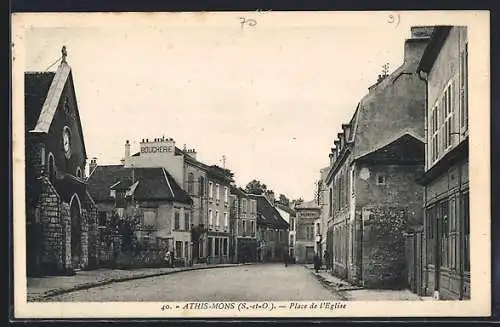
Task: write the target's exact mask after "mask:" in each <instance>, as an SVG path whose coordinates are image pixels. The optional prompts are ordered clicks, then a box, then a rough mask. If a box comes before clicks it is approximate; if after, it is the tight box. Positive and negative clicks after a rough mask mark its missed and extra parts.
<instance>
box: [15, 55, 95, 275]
mask: <svg viewBox="0 0 500 327" xmlns="http://www.w3.org/2000/svg"><path fill="white" fill-rule="evenodd" d="M24 81H25V142H26V143H25V158H26V166H25V167H26V171H25V173H26V251H27V252H26V264H27V275H28V276H31V275H38V274H42V275H43V274H60V273H72V272H73V271H74V270H75V269H79V268H90V267H92V266H95V265H96V264H97V252H98V249H97V241H96V238H97V217H96V211H95V206H94V202H93V200H92V197H91V196H90V195H89V193H88V191H87V185H86V183H85V176H84V171H85V164H86V159H87V154H86V150H85V143H84V140H83V130H82V126H81V122H80V115H79V111H78V103H77V99H76V93H75V87H74V84H73V74H72V70H71V67H70V66H69V65H68V63H67V62H66V53H65V48H63V57H62V61H61V63H60V65H59V67H58V68H57V70H56V72H27V73H25V75H24Z"/></svg>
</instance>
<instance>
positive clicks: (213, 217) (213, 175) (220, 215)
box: [206, 166, 233, 263]
mask: <svg viewBox="0 0 500 327" xmlns="http://www.w3.org/2000/svg"><path fill="white" fill-rule="evenodd" d="M232 182H233V179H232V178H231V176H228V175H227V174H226V172H225V171H224V170H223V169H222V168H220V167H217V166H211V167H209V169H208V171H207V183H208V204H207V209H208V226H207V242H206V253H207V262H208V263H226V262H229V261H230V258H229V239H230V231H229V212H230V203H229V196H230V192H231V191H230V187H231V183H232Z"/></svg>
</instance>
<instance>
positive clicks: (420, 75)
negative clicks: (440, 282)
mask: <svg viewBox="0 0 500 327" xmlns="http://www.w3.org/2000/svg"><path fill="white" fill-rule="evenodd" d="M417 74H418V78H419V79H420V80H422V81H423V82H424V83H425V100H424V114H425V116H424V117H425V118H424V141H425V143H424V144H425V153H424V158H425V159H424V171H425V169H426V167H427V151H428V149H427V147H428V142H427V139H428V138H427V133H428V128H427V125H428V121H427V109H428V106H429V104H428V91H429V81H428V80H427V78H428V75H427V73H426V72H424V71H421V70H419V71H418V73H417ZM423 198H424V199H423V200H424V201H423V202H424V203H423V220H424V224H423V225H425V222H426V210H425V208H426V203H427V187H425V186H424V192H423ZM425 231H426V229H425V228H424V230H423V235H424V239H425V242H424V244H423V248H424V250H423V251H422V252H425V261H426V262H425V263H424V264H423V265H422V267H424V266H425V271H426V274H425V276H426V278H425V279H428V276H429V275H428V273H427V235H426V232H425ZM420 259H421V260H423V259H424V256H421V257H420ZM435 269H439V268H438V267H436V268H435ZM420 278H421V279H424V278H423V276H421V277H420ZM420 285H421V286H424V285H423V280H421V281H420ZM427 285H428V284H427V283H426V284H425V292H424V293H427ZM418 292H419V293H420V292H421V290H418ZM424 295H426V294H424Z"/></svg>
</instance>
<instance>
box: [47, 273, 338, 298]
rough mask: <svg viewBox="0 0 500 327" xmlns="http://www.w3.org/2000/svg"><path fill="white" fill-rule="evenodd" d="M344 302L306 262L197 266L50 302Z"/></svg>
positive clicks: (69, 295) (79, 293)
mask: <svg viewBox="0 0 500 327" xmlns="http://www.w3.org/2000/svg"><path fill="white" fill-rule="evenodd" d="M307 300H340V297H339V296H338V295H336V294H335V293H333V292H332V291H330V290H328V289H326V288H325V287H324V286H322V285H321V283H320V282H319V281H318V280H317V279H316V278H315V277H314V276H313V275H312V274H311V272H310V271H309V270H307V269H306V268H304V267H303V266H301V265H291V266H288V267H287V268H285V266H284V265H279V264H258V265H246V266H238V267H229V268H217V269H206V270H195V271H188V272H182V273H176V274H172V275H165V276H159V277H152V278H145V279H138V280H132V281H127V282H120V283H113V284H109V285H106V286H102V287H98V288H91V289H88V290H82V291H77V292H72V293H67V294H61V295H59V296H56V297H53V298H52V299H50V300H49V301H78V302H91V301H93V302H96V301H99V302H102V301H105V302H109V301H307Z"/></svg>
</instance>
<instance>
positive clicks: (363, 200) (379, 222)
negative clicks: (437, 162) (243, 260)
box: [323, 28, 430, 288]
mask: <svg viewBox="0 0 500 327" xmlns="http://www.w3.org/2000/svg"><path fill="white" fill-rule="evenodd" d="M429 34H430V33H429V30H428V29H427V28H425V29H412V37H411V38H410V39H408V40H406V42H405V48H404V49H405V51H404V63H403V64H402V65H401V66H400V67H398V68H397V69H396V70H395V71H393V72H392V73H391V74H387V75H382V76H379V79H378V81H377V83H376V84H375V85H373V86H371V87H370V88H369V93H368V94H367V95H366V96H365V97H363V99H361V101H360V103H359V104H358V107H357V109H356V111H355V113H354V115H353V117H352V119H351V121H350V122H349V123H348V124H343V125H342V132H340V133H339V134H338V138H337V140H335V142H334V145H335V146H334V148H332V152H331V153H330V168H329V169H328V172H327V173H326V176H325V178H324V181H323V187H325V188H326V189H325V190H324V193H325V197H326V198H327V203H328V206H326V207H325V208H324V209H323V210H327V211H328V217H329V218H328V222H327V226H328V232H327V233H326V235H327V244H326V248H327V250H328V251H329V252H331V253H332V255H331V256H330V260H331V262H330V266H331V267H332V270H333V272H334V273H335V274H336V275H338V276H339V277H341V278H344V279H347V280H349V281H350V282H352V283H355V284H359V285H363V286H365V287H370V288H403V287H406V286H407V285H406V284H407V280H406V269H407V267H406V257H405V247H404V244H405V243H404V242H405V240H404V235H405V233H406V232H407V231H408V230H411V229H413V228H418V226H420V225H421V223H422V197H423V195H422V191H423V190H422V187H421V186H420V185H418V184H417V183H416V181H415V180H416V178H417V177H418V176H419V174H421V172H422V171H423V166H424V135H425V134H424V121H425V83H424V82H423V81H422V80H421V79H420V78H419V76H418V74H417V73H416V67H417V66H418V63H419V61H420V58H421V57H422V54H423V52H424V50H425V47H426V45H427V44H428V42H429ZM323 219H325V218H323Z"/></svg>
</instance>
